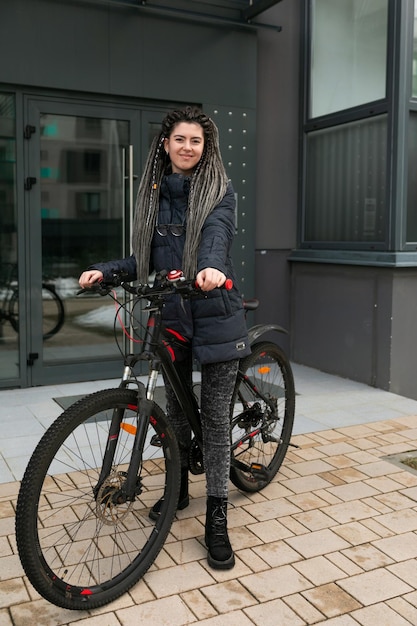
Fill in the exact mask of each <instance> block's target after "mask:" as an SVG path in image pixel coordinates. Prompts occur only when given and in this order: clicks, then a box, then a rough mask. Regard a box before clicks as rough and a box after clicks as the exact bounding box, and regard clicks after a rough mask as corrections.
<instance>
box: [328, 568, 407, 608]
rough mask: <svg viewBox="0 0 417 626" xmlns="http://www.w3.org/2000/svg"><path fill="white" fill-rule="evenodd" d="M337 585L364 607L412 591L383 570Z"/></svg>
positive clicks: (346, 579) (370, 572)
mask: <svg viewBox="0 0 417 626" xmlns="http://www.w3.org/2000/svg"><path fill="white" fill-rule="evenodd" d="M338 585H339V586H340V587H342V589H344V590H345V591H346V592H347V593H349V594H350V595H351V596H352V597H354V598H356V599H357V600H358V601H359V602H360V603H361V604H362V605H364V606H369V605H370V604H376V603H377V602H384V601H385V600H388V599H389V598H395V596H400V595H402V594H404V593H408V592H410V591H412V590H413V588H412V587H410V585H407V583H405V582H404V581H402V580H400V579H399V578H397V576H394V575H393V574H392V573H391V572H389V571H388V570H387V569H385V568H380V569H375V570H372V571H369V572H366V573H364V574H358V575H357V576H352V577H350V578H345V579H343V580H339V581H338Z"/></svg>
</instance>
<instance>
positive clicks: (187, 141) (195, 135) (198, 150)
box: [164, 122, 204, 176]
mask: <svg viewBox="0 0 417 626" xmlns="http://www.w3.org/2000/svg"><path fill="white" fill-rule="evenodd" d="M164 148H165V150H166V152H167V154H169V158H170V159H171V165H172V171H173V172H174V173H175V174H183V175H184V176H190V175H191V174H192V173H193V170H194V168H195V166H196V165H197V163H198V162H199V160H200V159H201V156H202V154H203V150H204V132H203V129H202V127H201V126H200V124H195V123H194V122H179V123H178V124H176V125H175V126H174V128H173V130H172V132H171V134H170V136H169V137H168V138H165V140H164Z"/></svg>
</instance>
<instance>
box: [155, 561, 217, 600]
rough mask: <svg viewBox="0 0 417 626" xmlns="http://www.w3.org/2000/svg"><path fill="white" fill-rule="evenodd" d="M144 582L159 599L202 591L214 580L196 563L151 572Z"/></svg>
mask: <svg viewBox="0 0 417 626" xmlns="http://www.w3.org/2000/svg"><path fill="white" fill-rule="evenodd" d="M144 580H145V582H146V584H147V585H148V586H149V588H150V589H151V591H152V593H154V594H155V596H156V597H157V598H164V597H166V596H172V595H174V594H178V593H184V592H185V591H190V590H191V589H201V587H204V586H206V585H210V584H212V583H213V578H212V577H211V576H210V575H209V574H208V572H207V571H206V570H205V569H204V568H203V567H202V566H201V565H200V564H199V563H196V562H193V563H185V564H183V565H177V566H176V567H169V568H167V569H163V570H159V571H152V572H150V571H149V572H148V573H147V574H145V576H144Z"/></svg>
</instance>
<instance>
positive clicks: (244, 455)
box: [230, 341, 295, 492]
mask: <svg viewBox="0 0 417 626" xmlns="http://www.w3.org/2000/svg"><path fill="white" fill-rule="evenodd" d="M231 406H232V409H231V410H232V414H231V442H232V464H231V469H230V479H231V481H232V483H233V484H234V485H235V486H236V487H237V488H238V489H241V490H242V491H248V492H253V491H259V490H260V489H263V488H264V487H266V485H267V484H268V483H270V482H271V480H272V479H273V478H274V476H275V475H276V473H277V472H278V470H279V468H280V466H281V464H282V462H283V460H284V457H285V454H286V452H287V448H288V444H289V441H290V437H291V432H292V428H293V422H294V411H295V389H294V377H293V374H292V370H291V365H290V363H289V361H288V359H287V357H286V355H285V353H284V352H283V351H282V350H281V348H279V346H277V345H276V344H274V343H272V342H266V341H263V342H259V343H256V344H254V345H253V346H252V353H251V354H250V355H249V356H247V357H246V358H245V359H243V360H242V362H241V363H240V366H239V374H238V378H237V382H236V387H235V390H234V392H233V397H232V404H231Z"/></svg>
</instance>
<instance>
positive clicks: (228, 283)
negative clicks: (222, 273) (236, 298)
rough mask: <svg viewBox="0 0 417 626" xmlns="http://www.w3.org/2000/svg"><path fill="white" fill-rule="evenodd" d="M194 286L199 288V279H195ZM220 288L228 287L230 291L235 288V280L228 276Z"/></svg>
mask: <svg viewBox="0 0 417 626" xmlns="http://www.w3.org/2000/svg"><path fill="white" fill-rule="evenodd" d="M194 286H195V287H196V288H197V289H199V286H198V283H197V281H195V283H194ZM219 289H226V290H227V291H230V290H231V289H233V280H232V279H231V278H226V280H225V281H224V283H223V285H222V286H221V287H219Z"/></svg>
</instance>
